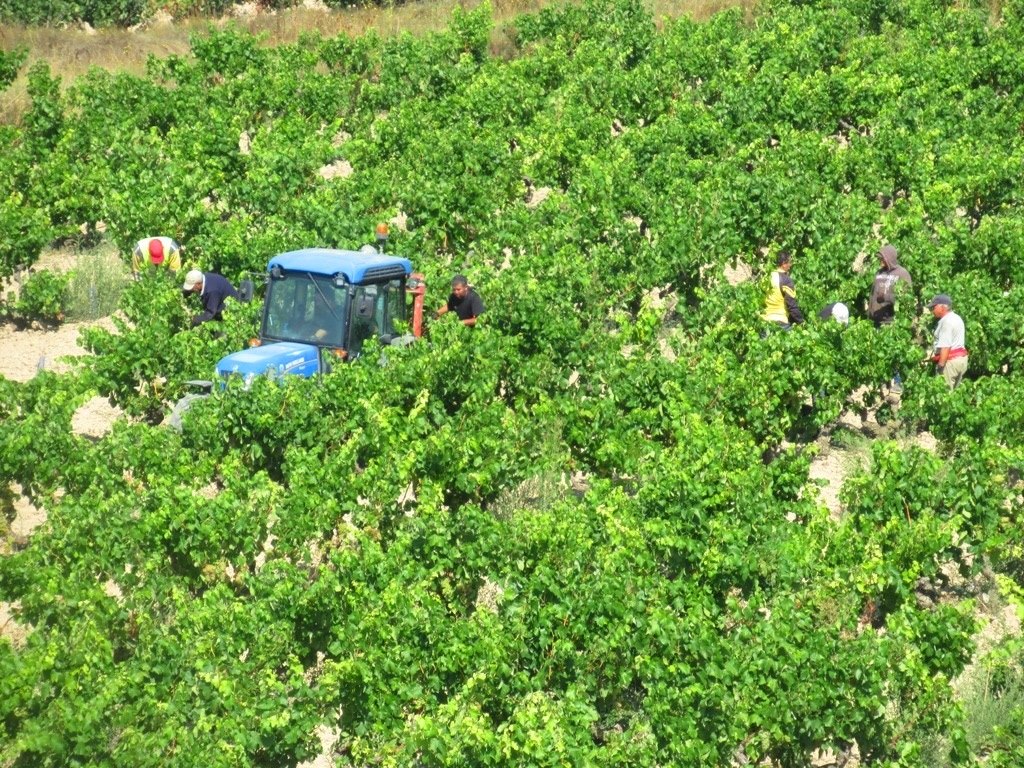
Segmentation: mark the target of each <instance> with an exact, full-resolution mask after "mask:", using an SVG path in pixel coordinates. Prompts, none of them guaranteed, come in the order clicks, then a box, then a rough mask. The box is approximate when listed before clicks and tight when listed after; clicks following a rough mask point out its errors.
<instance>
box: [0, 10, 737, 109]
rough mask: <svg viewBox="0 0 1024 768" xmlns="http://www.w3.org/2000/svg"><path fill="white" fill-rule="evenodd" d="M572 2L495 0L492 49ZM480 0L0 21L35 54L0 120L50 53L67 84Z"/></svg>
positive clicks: (422, 23) (423, 21) (409, 20)
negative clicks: (131, 21)
mask: <svg viewBox="0 0 1024 768" xmlns="http://www.w3.org/2000/svg"><path fill="white" fill-rule="evenodd" d="M561 4H564V3H563V2H562V1H561V0H556V1H555V2H551V1H550V0H491V7H492V12H493V18H494V29H493V31H492V33H491V52H492V53H493V54H494V55H496V56H509V55H512V53H514V42H513V35H512V33H511V24H512V21H513V20H514V19H515V18H516V17H517V16H520V15H522V14H525V13H536V12H537V11H539V10H541V9H542V8H545V7H553V6H558V5H561ZM478 5H479V0H439V2H419V3H407V4H403V5H390V6H384V7H362V6H358V7H357V6H356V5H355V4H354V5H353V7H351V8H346V9H342V10H333V9H328V10H324V9H322V8H318V7H301V6H300V7H297V8H292V9H288V10H283V11H277V12H269V13H268V12H261V13H257V14H255V15H251V16H250V15H246V16H242V17H230V16H225V17H223V18H220V19H195V18H189V19H183V20H179V21H168V20H167V18H166V17H161V18H160V19H156V20H153V21H151V22H150V23H148V24H145V25H142V26H141V27H139V28H137V29H135V28H133V29H121V28H103V29H97V30H93V29H91V28H88V29H83V28H76V27H71V28H65V29H60V28H53V27H23V26H19V25H13V24H12V25H0V48H3V49H4V50H14V49H16V48H19V47H25V48H27V49H28V51H29V55H28V61H27V62H26V64H25V66H24V67H23V68H22V71H21V75H20V76H19V77H18V79H17V80H15V82H14V83H13V84H12V85H11V87H10V88H8V89H7V90H5V91H0V123H12V124H15V123H18V122H20V121H21V119H22V118H23V116H24V115H25V113H26V112H27V111H28V109H29V106H30V103H29V98H28V93H27V78H26V76H25V72H27V71H28V68H29V67H30V66H31V65H32V64H33V63H35V62H37V61H45V62H47V63H48V64H49V65H50V71H51V72H52V73H53V74H54V75H57V76H59V77H60V78H61V81H62V83H63V84H64V85H65V86H67V85H68V84H70V83H72V82H73V81H74V80H75V79H76V78H78V77H81V76H82V75H84V74H85V73H86V72H88V71H89V70H90V69H91V68H93V67H99V68H101V69H106V70H110V71H112V72H128V73H130V74H134V75H139V76H141V75H143V74H145V71H146V59H147V57H149V56H150V55H154V56H156V57H158V58H166V57H167V56H170V55H172V54H179V55H185V54H187V53H188V52H189V51H190V46H189V37H190V36H191V35H195V34H198V35H202V34H204V33H206V31H207V30H208V29H209V28H210V27H211V26H213V27H224V26H226V25H228V24H232V25H234V26H236V27H238V28H240V29H243V30H246V31H249V32H252V33H253V34H258V35H264V36H265V38H266V44H267V45H280V44H282V43H294V42H296V41H297V40H298V39H299V37H300V36H301V35H302V34H304V33H309V32H319V33H320V34H322V35H323V36H325V37H335V36H337V35H349V36H357V35H361V34H363V33H364V32H366V31H367V30H370V29H373V30H376V31H377V32H378V33H380V34H381V35H384V36H394V35H400V34H403V33H409V34H413V35H423V34H426V33H428V32H435V31H439V30H443V29H445V28H447V26H448V24H449V22H450V20H451V17H452V12H453V11H454V10H455V8H463V9H471V8H475V7H476V6H478ZM649 7H650V9H651V12H652V14H653V15H654V18H655V19H656V20H657V21H658V23H659V25H661V23H662V22H663V20H664V19H666V18H677V17H681V16H689V17H691V18H693V19H695V20H697V21H704V20H706V19H709V18H710V17H711V16H713V15H714V14H716V13H718V12H719V11H722V10H725V9H727V8H735V7H739V8H741V9H742V10H743V12H744V15H745V16H746V17H747V18H748V19H749V18H752V16H753V11H754V9H755V8H756V2H755V0H654V1H653V2H650V3H649Z"/></svg>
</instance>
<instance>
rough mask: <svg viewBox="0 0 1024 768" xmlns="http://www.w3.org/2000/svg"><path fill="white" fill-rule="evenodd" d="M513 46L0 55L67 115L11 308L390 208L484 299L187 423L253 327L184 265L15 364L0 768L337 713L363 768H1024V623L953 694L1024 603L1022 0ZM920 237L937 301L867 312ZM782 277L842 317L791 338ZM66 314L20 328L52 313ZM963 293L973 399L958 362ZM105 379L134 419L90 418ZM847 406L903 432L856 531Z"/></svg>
mask: <svg viewBox="0 0 1024 768" xmlns="http://www.w3.org/2000/svg"><path fill="white" fill-rule="evenodd" d="M122 5H125V6H126V7H127V5H128V4H127V3H122ZM492 24H493V22H492V16H491V9H490V7H489V5H488V4H486V3H485V4H482V5H479V6H477V7H475V8H472V9H469V10H464V11H457V12H455V13H454V15H453V17H452V19H451V23H450V26H449V27H448V29H447V30H445V31H444V32H441V33H434V34H430V35H425V36H422V37H413V36H410V35H401V36H397V37H384V36H380V35H377V34H374V33H367V34H365V35H363V36H361V37H356V38H349V37H338V38H330V39H328V38H323V37H320V36H318V35H315V34H309V35H306V36H305V37H303V39H302V40H301V41H300V42H299V43H297V44H294V45H286V46H280V47H274V48H272V47H268V46H266V45H264V44H262V42H261V40H260V39H257V38H255V37H252V36H250V35H248V34H246V33H243V32H241V31H239V30H238V29H236V28H232V27H228V28H226V29H223V30H216V29H213V28H211V29H210V31H209V33H208V34H205V35H201V36H196V37H194V38H193V40H192V46H191V47H192V51H191V54H190V55H188V56H171V57H169V58H164V59H158V58H155V57H154V58H151V59H150V61H149V66H148V72H147V75H146V76H145V77H135V76H131V75H126V74H119V73H112V72H107V71H102V70H98V69H97V70H93V71H92V72H91V73H90V74H89V75H87V76H85V77H83V78H81V79H79V80H77V81H76V82H73V83H61V82H60V81H59V80H58V79H57V78H55V77H54V76H53V75H52V74H51V72H50V71H49V69H48V67H47V66H46V65H45V64H34V65H31V66H28V65H26V63H25V60H24V54H23V52H18V51H7V52H2V51H0V85H7V84H9V83H11V82H12V81H13V80H14V78H15V77H16V75H17V73H18V72H19V71H21V70H22V69H23V68H25V67H26V66H28V71H27V73H28V80H29V93H30V95H31V108H30V110H29V111H28V113H27V114H26V116H25V119H24V121H23V123H22V124H20V125H17V126H11V125H7V126H0V278H7V277H10V276H12V275H14V274H15V272H16V271H18V270H21V269H22V268H23V267H26V266H28V265H31V264H32V263H33V262H35V260H36V259H37V258H38V256H39V253H40V250H41V249H42V248H43V247H44V246H45V245H47V244H49V243H53V242H55V241H57V242H63V243H74V244H76V245H77V246H81V247H82V248H85V249H88V248H89V247H92V246H94V245H96V244H97V243H98V242H101V241H103V242H113V243H114V244H115V245H116V247H117V249H118V250H119V251H120V252H121V253H123V254H124V255H125V258H126V259H127V257H128V255H129V254H130V253H131V250H132V248H133V247H134V244H135V242H136V241H137V240H138V239H139V238H141V237H144V236H149V235H154V234H160V235H167V236H170V237H173V238H174V239H176V240H177V241H178V242H179V243H181V244H182V245H183V246H184V251H183V259H184V261H185V262H186V263H187V265H188V266H189V267H192V266H195V267H200V268H202V269H206V270H213V271H216V272H220V273H222V274H224V275H226V276H227V277H228V278H230V279H231V280H232V281H233V282H234V283H236V284H237V283H238V281H239V280H241V279H242V278H245V277H251V276H252V274H253V273H257V274H262V273H263V271H264V269H265V266H266V263H267V259H268V257H270V256H271V255H273V254H275V253H280V252H284V251H289V250H293V249H297V248H303V247H308V246H325V247H339V248H358V247H359V245H361V244H363V243H365V242H367V240H368V239H370V238H371V237H372V233H373V231H374V226H375V224H376V223H377V222H380V221H390V222H391V224H392V227H391V230H392V231H391V241H390V243H389V250H390V251H391V252H394V253H398V254H401V255H404V256H406V257H408V258H409V259H411V260H412V261H413V263H414V264H415V266H416V268H417V269H418V270H421V271H422V272H424V273H425V276H426V280H427V285H428V294H427V297H428V304H429V305H430V306H431V307H436V306H439V305H441V304H442V303H443V301H444V299H445V297H446V296H447V287H448V284H449V282H448V281H449V280H450V278H451V276H452V275H453V274H454V273H465V274H466V275H468V277H469V279H470V282H471V283H473V284H474V285H475V287H476V289H477V290H478V291H479V293H480V294H481V296H483V298H484V300H485V302H486V305H487V311H486V313H485V314H484V315H483V316H482V318H481V320H480V322H479V323H478V324H477V326H476V327H475V328H465V327H463V326H461V325H459V324H458V323H457V322H454V321H452V318H451V317H450V316H449V317H445V318H442V319H440V320H437V321H435V322H433V323H431V324H428V328H427V334H426V336H425V338H424V339H422V340H420V341H419V342H417V343H415V344H412V345H409V346H407V347H401V348H398V347H387V348H382V347H380V346H379V345H378V344H377V342H376V341H370V342H368V343H367V346H366V347H364V349H363V354H362V356H361V357H359V358H358V359H357V360H355V361H354V362H352V363H350V364H346V365H344V366H337V367H336V368H335V370H333V371H332V372H330V373H329V374H327V375H324V376H322V377H319V378H316V379H308V380H307V379H298V378H296V379H295V380H291V379H287V380H277V381H275V380H270V379H267V380H264V379H259V378H258V379H256V380H255V381H254V382H253V383H252V386H251V387H250V388H247V389H246V388H243V387H242V386H239V385H238V383H237V382H229V384H228V385H227V386H226V387H225V388H223V389H220V390H216V391H215V392H214V394H213V395H212V396H211V397H209V398H207V399H205V400H202V401H199V402H197V403H196V404H195V405H194V406H193V408H192V409H191V410H190V411H189V412H188V414H187V415H186V418H185V421H184V426H183V429H182V430H181V431H180V432H176V431H174V430H172V429H169V428H167V427H166V426H162V425H161V423H160V422H161V420H162V419H163V418H164V417H165V416H166V414H167V413H168V411H169V410H170V408H171V407H172V405H173V404H174V403H175V401H176V400H178V398H180V397H181V396H182V395H183V394H184V393H185V391H186V382H188V381H189V380H192V379H197V378H199V379H201V378H209V377H210V375H211V373H212V371H213V368H214V365H215V364H216V362H217V361H218V360H219V359H220V358H221V357H222V356H223V355H225V354H227V353H229V352H232V351H235V350H238V349H241V348H243V347H244V346H245V345H246V344H247V342H248V340H249V339H250V338H251V337H252V336H253V335H254V334H255V333H256V328H257V323H258V318H259V313H260V304H261V302H260V301H259V300H257V301H254V302H252V303H251V304H237V303H236V304H233V305H229V310H228V311H227V312H226V314H225V319H224V321H223V322H221V323H208V324H206V325H203V326H200V327H199V328H196V329H191V328H190V316H191V314H192V313H193V312H194V309H195V306H194V305H189V304H188V303H187V301H186V300H184V299H183V297H182V292H181V281H180V276H179V278H174V277H172V276H170V275H167V274H155V275H150V276H148V277H147V279H143V280H140V281H138V282H132V283H130V284H128V285H127V287H126V288H125V290H124V293H123V294H122V298H121V302H120V306H119V309H118V311H117V313H116V314H115V315H114V316H113V318H112V320H111V321H110V324H108V325H101V326H92V327H88V328H87V329H85V330H84V331H83V332H82V341H81V343H82V345H83V346H84V347H85V348H86V349H87V350H88V351H89V352H90V354H88V355H84V356H81V357H78V358H75V360H74V361H72V362H71V363H70V365H71V370H70V371H69V372H61V373H57V372H51V371H45V370H44V371H41V372H40V373H39V374H38V375H36V376H35V377H33V378H32V379H31V380H30V381H27V382H25V383H19V382H14V381H10V380H7V379H4V378H3V377H0V477H2V478H3V479H4V481H5V482H3V483H2V484H0V506H2V508H3V509H4V510H5V512H7V514H6V515H4V516H0V534H3V535H2V536H0V552H2V553H3V556H2V557H0V602H2V603H3V604H4V605H6V606H9V607H10V611H11V614H12V616H13V617H14V618H13V620H14V621H16V622H17V623H18V624H19V625H20V626H21V627H22V628H24V632H23V637H21V638H19V639H18V640H17V641H16V642H14V641H12V640H10V639H9V638H7V637H6V636H4V637H0V766H19V767H20V766H26V767H27V766H58V765H60V766H65V765H67V766H71V765H104V766H132V767H135V766H168V765H173V766H283V765H295V764H297V763H299V762H302V761H308V760H310V759H312V758H313V757H314V756H316V755H317V753H318V752H319V751H320V741H319V739H318V736H317V734H318V732H322V731H323V730H324V729H327V730H328V731H330V732H331V733H332V734H333V738H332V742H331V743H332V747H331V750H330V756H329V757H330V759H331V760H332V761H333V764H334V765H336V766H339V767H340V766H345V767H351V768H355V766H395V767H397V766H570V765H571V766H616V768H618V767H620V766H638V767H640V766H643V767H645V768H646V767H648V766H729V765H746V764H750V765H771V766H803V765H809V764H810V761H811V759H812V755H816V756H818V757H816V758H815V759H819V758H820V755H821V754H830V755H833V756H834V757H835V761H836V762H835V764H837V765H838V764H842V761H843V760H845V759H846V758H847V757H848V756H850V755H851V754H854V755H857V756H859V757H858V758H857V759H859V761H860V764H862V765H873V766H900V767H905V768H910V767H911V766H928V767H929V768H931V767H932V766H947V765H977V764H981V763H983V764H984V765H986V766H988V767H989V768H1012V767H1014V766H1021V765H1024V725H1022V724H1024V670H1022V667H1024V642H1022V641H1021V639H1020V638H1019V637H1018V638H1013V637H1010V638H1007V639H1006V640H1005V641H1004V642H1001V643H999V644H998V645H997V646H996V647H995V648H993V649H989V652H988V653H986V655H985V656H984V657H983V658H981V659H975V660H976V661H979V662H980V663H982V664H983V665H984V668H985V670H986V678H985V679H986V681H987V687H986V690H985V692H984V694H985V697H984V700H985V702H986V704H987V706H990V707H992V708H993V709H998V708H999V707H1002V708H1003V710H1005V717H1003V718H1002V720H1000V721H999V722H998V723H996V724H994V725H993V726H992V727H990V728H988V729H987V730H986V731H985V732H983V733H979V731H978V728H977V727H976V724H977V721H976V718H974V715H976V709H977V708H976V707H975V706H974V705H973V704H972V703H970V702H969V701H967V700H966V699H965V698H964V696H963V695H962V691H961V689H960V688H958V687H957V686H956V685H955V681H956V680H957V679H958V677H959V676H960V675H961V674H962V673H963V671H964V669H965V666H966V665H967V664H968V662H970V661H971V660H972V658H975V656H976V647H975V641H974V639H973V638H974V637H975V634H976V632H977V630H978V629H979V628H980V627H981V625H982V623H983V618H982V616H983V610H982V609H983V608H984V606H985V603H986V602H990V601H1004V602H1005V601H1009V602H1010V603H1016V605H1018V606H1022V605H1024V519H1022V515H1021V509H1022V504H1024V501H1022V493H1024V481H1022V475H1024V395H1022V391H1024V390H1022V376H1024V346H1022V341H1024V339H1022V334H1024V331H1022V327H1024V325H1022V321H1021V316H1020V311H1021V310H1020V308H1021V307H1022V306H1024V186H1022V178H1024V176H1022V170H1024V56H1021V53H1020V52H1021V51H1022V50H1024V3H1022V2H1020V0H1005V1H1004V2H1003V3H1002V4H1001V7H999V8H993V7H990V5H989V4H987V3H980V2H971V1H970V0H968V1H966V2H956V3H952V2H945V3H944V2H941V0H843V1H842V2H840V1H839V0H806V1H803V2H801V1H799V0H790V1H786V0H764V2H763V3H762V5H761V6H760V8H759V9H758V11H757V12H756V13H755V14H754V15H753V17H752V18H745V17H744V15H743V14H742V13H741V12H740V11H738V10H736V11H727V12H722V13H719V14H717V15H715V16H714V17H713V18H712V19H711V20H710V21H708V22H704V23H696V22H693V21H690V20H688V19H686V18H682V19H674V20H669V19H664V20H662V19H654V18H653V17H652V16H651V14H650V13H649V12H648V10H646V8H645V6H644V5H643V3H642V2H640V1H639V0H584V2H582V3H580V4H569V5H565V6H561V7H557V8H550V9H547V10H543V11H540V12H538V13H536V14H532V15H525V16H522V17H520V18H518V19H517V21H516V23H515V28H514V30H512V39H513V40H514V42H515V55H513V56H507V57H506V56H502V57H496V56H494V55H492V54H491V52H490V49H489V46H488V40H489V35H490V33H491V31H492ZM883 243H893V244H895V245H896V246H897V248H898V249H899V251H900V254H901V260H902V263H903V264H904V266H906V267H907V269H908V270H909V271H910V272H911V273H912V275H913V278H914V281H913V295H912V296H909V297H908V298H906V299H904V300H902V302H901V304H900V305H899V306H898V307H897V310H898V311H897V316H896V320H895V322H894V323H893V324H892V325H889V326H884V327H882V328H877V329H876V328H875V327H874V325H873V324H872V323H871V322H870V321H869V320H867V319H866V318H865V312H864V307H865V304H866V301H867V297H868V293H869V291H870V289H871V284H872V280H873V275H874V271H875V269H876V268H877V259H876V258H875V253H876V252H877V251H878V249H879V247H880V246H881V245H882V244H883ZM782 250H786V251H789V252H791V253H792V254H793V272H792V275H793V277H794V280H795V282H796V285H797V287H798V296H799V301H800V303H801V305H802V306H803V307H804V310H805V313H806V314H807V315H808V316H809V317H810V319H809V321H808V322H807V323H806V324H804V325H802V326H797V327H795V328H794V330H793V331H791V332H789V333H782V332H777V333H775V332H773V333H766V330H767V329H766V327H765V323H764V322H763V321H762V320H761V317H760V315H761V312H762V309H763V305H764V297H765V293H766V290H767V288H766V286H767V280H768V275H769V273H770V271H771V270H772V268H773V265H774V264H775V257H776V255H777V254H778V253H779V251H782ZM86 252H87V251H86ZM19 274H20V272H19ZM737 275H739V276H740V277H737ZM743 276H746V279H741V278H742V277H743ZM33 284H34V287H33V288H32V289H30V290H28V291H27V293H25V294H23V296H22V298H21V299H19V303H18V304H17V305H13V304H10V303H0V313H2V315H3V316H4V317H8V316H10V317H14V316H15V315H17V314H18V313H19V312H20V313H22V314H23V315H25V316H29V315H31V316H32V317H35V318H43V319H48V320H49V321H52V322H56V321H57V317H58V314H59V311H60V310H59V305H60V290H59V287H60V286H59V280H58V279H57V278H54V277H52V276H48V273H46V272H38V273H36V274H35V275H34V276H32V277H31V278H30V279H29V280H28V282H27V283H26V285H33ZM936 293H948V294H950V295H951V296H952V297H953V301H954V306H955V308H956V311H957V312H959V313H960V314H961V315H962V316H963V318H964V320H965V323H966V327H967V345H968V347H969V348H970V368H969V371H968V374H967V379H966V380H965V381H964V383H963V384H961V385H960V386H959V387H958V388H957V389H955V390H952V391H951V390H948V389H947V387H946V385H945V384H944V382H943V381H942V378H941V377H936V376H934V372H933V370H932V368H931V367H930V366H924V365H921V364H920V363H921V361H922V359H923V358H924V357H925V355H926V352H927V350H928V348H929V340H930V335H931V333H932V330H933V327H934V321H933V320H932V318H931V317H930V314H929V313H928V312H927V311H926V310H924V309H923V307H924V304H925V303H926V302H927V301H928V299H930V298H931V296H932V295H933V294H936ZM834 301H843V302H846V303H847V304H848V305H849V306H850V307H851V309H852V317H851V320H850V323H849V325H848V326H843V325H840V324H838V323H835V322H832V321H824V320H819V319H817V317H816V314H817V310H818V309H819V308H820V307H821V306H823V305H825V304H827V303H829V302H834ZM894 371H900V372H902V376H903V392H902V397H901V398H900V399H899V400H898V401H897V400H894V399H893V398H891V397H890V398H886V397H885V396H884V395H885V390H886V386H887V382H889V381H890V379H891V378H892V375H893V372H894ZM96 395H99V396H102V397H105V398H108V399H109V401H110V403H111V404H113V405H116V406H117V407H118V408H119V409H121V411H123V413H124V414H125V415H124V417H123V418H119V419H118V420H117V421H116V423H114V425H113V428H112V430H111V431H110V432H109V433H108V434H106V435H104V436H102V437H98V438H96V437H83V436H81V435H79V434H76V432H75V431H74V430H73V429H72V425H71V422H72V419H73V416H74V414H75V412H76V410H77V409H78V408H79V407H80V406H82V404H83V403H85V402H86V401H88V400H89V399H90V398H92V397H94V396H96ZM858 409H863V410H869V409H870V410H871V411H872V412H873V413H877V419H878V420H879V421H882V422H885V421H886V420H888V426H889V431H888V432H887V433H886V437H885V438H883V439H878V440H874V441H873V442H872V443H871V444H870V446H869V448H868V453H869V457H868V459H869V460H867V461H866V462H865V463H864V465H863V466H860V467H858V468H856V469H855V470H854V471H852V472H851V474H850V476H849V477H848V479H847V481H846V482H845V484H844V485H843V488H842V491H841V493H840V497H839V498H840V501H841V504H842V511H841V514H833V513H831V512H830V510H829V509H828V508H827V507H826V506H825V504H824V503H823V502H822V500H821V498H820V494H819V492H818V487H817V485H816V484H815V482H814V481H813V480H812V479H811V478H810V477H809V467H810V465H811V462H812V459H813V458H814V455H815V452H816V451H817V450H818V448H819V446H820V444H821V439H822V437H823V436H824V437H825V438H827V436H828V435H829V434H830V433H831V432H832V431H834V430H836V429H837V423H838V420H839V419H840V416H841V415H843V414H849V413H851V412H858ZM922 430H928V431H929V432H930V433H931V434H932V435H934V436H935V438H936V439H937V443H938V444H937V447H936V450H934V451H932V450H928V449H927V448H925V447H921V446H919V445H917V444H915V443H914V442H913V441H911V440H906V439H900V438H905V437H907V436H913V435H915V434H916V433H917V432H918V431H922ZM18 489H20V493H23V494H24V495H25V497H27V499H28V500H29V501H31V503H32V504H34V505H36V506H37V507H39V508H41V509H44V510H45V512H46V522H45V523H44V524H43V525H42V526H40V527H39V528H37V529H36V530H35V531H34V532H33V533H32V534H31V536H29V537H28V538H27V539H26V540H24V541H16V540H15V538H14V537H13V536H11V535H10V533H9V531H8V530H7V524H8V523H9V521H10V518H11V517H12V514H11V513H10V510H11V509H12V508H13V507H12V504H13V501H14V500H15V495H16V494H17V493H18V492H19V490H18ZM926 596H929V597H928V598H927V599H925V597H926ZM1020 610H1024V608H1020ZM819 764H821V763H819ZM849 764H850V765H853V764H854V762H850V763H849Z"/></svg>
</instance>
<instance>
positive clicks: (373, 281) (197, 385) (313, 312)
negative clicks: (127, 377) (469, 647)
mask: <svg viewBox="0 0 1024 768" xmlns="http://www.w3.org/2000/svg"><path fill="white" fill-rule="evenodd" d="M385 237H386V233H385V235H384V236H383V237H382V236H381V233H380V230H378V240H379V241H383V240H384V238H385ZM266 279H267V290H266V297H265V298H264V302H263V318H262V320H261V322H260V333H259V339H257V340H256V341H255V342H254V345H253V346H252V347H250V348H249V349H243V350H241V351H239V352H233V353H231V354H230V355H227V356H226V357H224V358H222V359H221V360H220V362H218V363H217V368H216V372H217V377H218V379H220V380H221V381H226V380H228V379H229V378H232V377H240V378H242V379H243V380H245V382H246V383H248V382H251V381H252V379H253V378H254V377H256V376H272V377H276V376H287V375H294V376H304V377H310V376H314V375H316V374H318V373H324V372H326V371H329V370H330V368H331V366H332V365H334V364H336V363H338V362H341V361H345V360H354V359H355V358H356V357H358V356H359V354H360V352H361V351H362V347H363V344H364V343H365V342H366V340H367V339H369V338H371V337H377V338H378V339H379V340H380V342H381V343H382V344H400V343H405V342H407V341H410V340H412V339H414V338H416V337H419V336H420V335H421V334H422V330H423V299H424V294H425V293H426V286H425V285H424V283H423V280H422V277H421V275H419V274H414V273H413V271H412V263H411V262H410V261H409V260H408V259H405V258H402V257H400V256H390V255H387V254H383V253H379V252H378V251H377V250H376V249H374V248H373V247H372V246H365V247H364V249H363V250H360V251H344V250H335V249H332V248H303V249H301V250H298V251H289V252H288V253H282V254H278V255H277V256H274V257H273V258H271V259H270V261H269V263H268V264H267V274H266ZM408 296H411V298H412V301H411V305H412V308H411V311H410V310H407V304H408V302H407V297H408ZM189 384H190V385H191V386H192V387H193V389H194V390H196V391H194V392H193V393H191V394H188V395H186V396H185V397H184V398H182V399H181V400H179V401H178V403H177V404H176V405H175V406H174V409H173V410H172V412H171V414H170V416H169V417H168V422H169V424H170V425H171V426H172V427H174V428H177V429H180V427H181V417H182V415H183V414H184V413H185V411H186V410H188V408H189V406H190V405H191V403H192V401H194V400H195V399H196V398H198V397H205V396H206V395H207V394H209V392H210V390H211V389H212V387H213V382H209V381H191V382H189Z"/></svg>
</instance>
